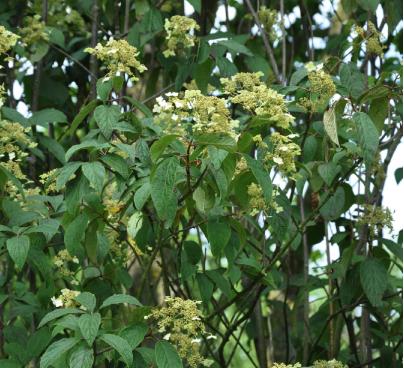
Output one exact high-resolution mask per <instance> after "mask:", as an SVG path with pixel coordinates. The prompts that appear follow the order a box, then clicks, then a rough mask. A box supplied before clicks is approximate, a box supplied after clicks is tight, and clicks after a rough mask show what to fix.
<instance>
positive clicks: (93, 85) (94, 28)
mask: <svg viewBox="0 0 404 368" xmlns="http://www.w3.org/2000/svg"><path fill="white" fill-rule="evenodd" d="M91 13H92V16H93V19H92V23H91V47H95V46H96V45H97V42H98V17H99V6H98V0H93V6H92V8H91ZM90 71H91V79H90V99H91V100H93V99H95V98H96V97H97V78H98V60H97V58H96V56H95V55H93V54H92V55H90Z"/></svg>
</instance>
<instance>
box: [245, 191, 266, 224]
mask: <svg viewBox="0 0 404 368" xmlns="http://www.w3.org/2000/svg"><path fill="white" fill-rule="evenodd" d="M247 194H248V196H249V197H250V200H249V205H250V208H251V212H250V215H251V216H255V215H256V214H258V213H260V212H261V211H266V210H268V205H267V203H266V201H265V198H264V192H263V190H262V188H261V187H260V186H259V185H258V184H256V183H251V184H250V185H249V186H248V188H247Z"/></svg>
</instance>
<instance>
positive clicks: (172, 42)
mask: <svg viewBox="0 0 404 368" xmlns="http://www.w3.org/2000/svg"><path fill="white" fill-rule="evenodd" d="M164 28H165V30H166V33H167V35H166V46H167V49H166V50H165V51H164V52H163V55H164V56H165V57H169V56H175V55H176V54H177V53H178V52H179V51H181V50H182V49H188V48H191V47H193V46H194V45H195V40H196V36H195V31H197V30H199V26H198V24H197V23H196V22H195V20H193V19H191V18H188V17H184V16H181V15H174V16H172V17H171V18H170V19H166V20H165V23H164Z"/></svg>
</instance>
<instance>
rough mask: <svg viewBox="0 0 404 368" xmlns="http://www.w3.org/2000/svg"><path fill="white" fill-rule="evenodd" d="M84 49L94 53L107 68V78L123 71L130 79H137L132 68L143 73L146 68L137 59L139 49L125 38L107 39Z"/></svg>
mask: <svg viewBox="0 0 404 368" xmlns="http://www.w3.org/2000/svg"><path fill="white" fill-rule="evenodd" d="M84 51H86V52H88V53H89V54H92V55H95V56H96V58H97V59H98V60H100V61H102V62H103V63H104V64H105V66H106V68H107V70H108V73H107V78H111V77H114V76H116V75H117V74H119V73H125V74H127V75H128V76H129V77H131V80H132V81H137V80H139V78H138V77H136V75H135V73H134V70H137V71H138V72H139V73H143V72H144V71H145V70H147V68H146V67H145V66H144V65H143V64H141V63H140V61H139V60H138V59H137V57H138V56H139V51H138V50H137V48H136V47H134V46H131V45H129V43H128V42H127V41H126V40H114V39H113V38H110V39H109V41H108V42H107V43H106V44H105V45H102V44H101V43H98V44H97V46H95V47H94V48H91V47H88V48H86V49H85V50H84Z"/></svg>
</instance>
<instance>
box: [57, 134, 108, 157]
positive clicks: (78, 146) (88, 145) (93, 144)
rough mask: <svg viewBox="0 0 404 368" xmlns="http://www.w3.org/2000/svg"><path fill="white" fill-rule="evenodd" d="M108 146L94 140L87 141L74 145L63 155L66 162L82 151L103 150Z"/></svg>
mask: <svg viewBox="0 0 404 368" xmlns="http://www.w3.org/2000/svg"><path fill="white" fill-rule="evenodd" d="M109 146H110V145H109V143H99V142H97V141H96V140H94V139H90V140H88V141H84V142H82V143H80V144H75V145H74V146H72V147H70V148H69V149H68V150H67V152H66V155H65V159H66V161H69V160H70V158H71V157H72V156H73V155H74V154H75V153H76V152H77V151H80V150H82V149H87V148H97V149H103V148H108V147H109Z"/></svg>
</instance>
